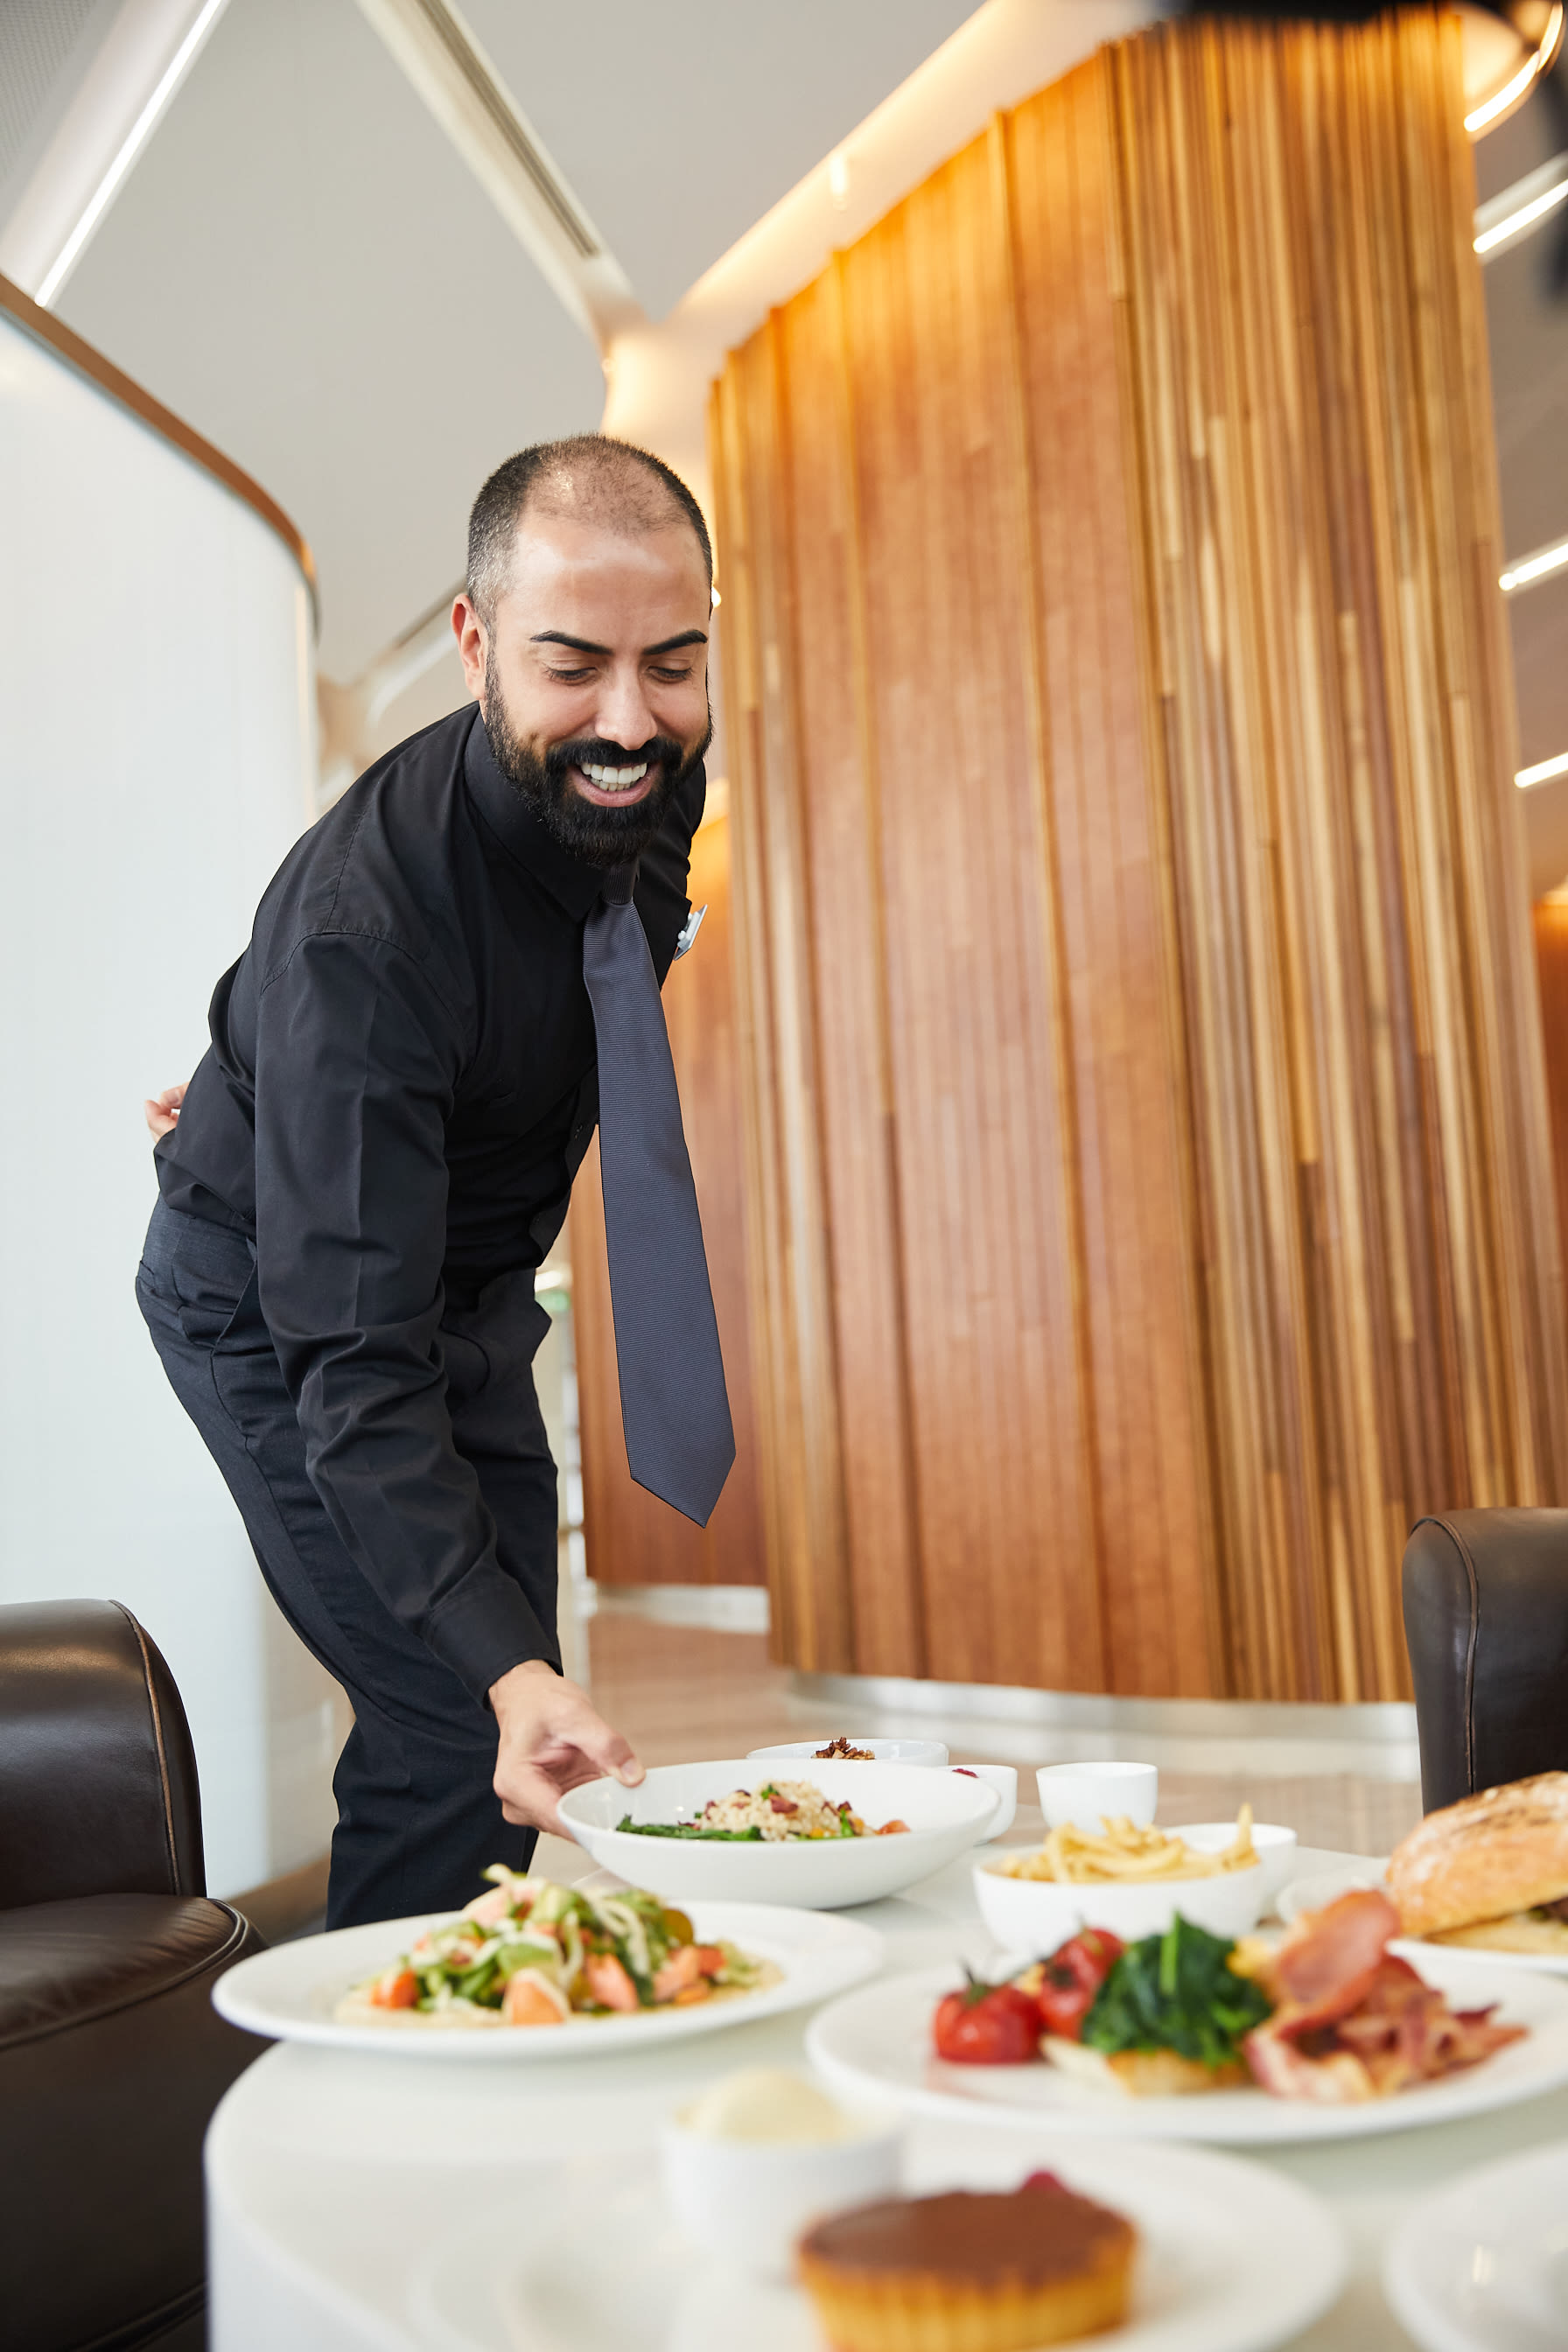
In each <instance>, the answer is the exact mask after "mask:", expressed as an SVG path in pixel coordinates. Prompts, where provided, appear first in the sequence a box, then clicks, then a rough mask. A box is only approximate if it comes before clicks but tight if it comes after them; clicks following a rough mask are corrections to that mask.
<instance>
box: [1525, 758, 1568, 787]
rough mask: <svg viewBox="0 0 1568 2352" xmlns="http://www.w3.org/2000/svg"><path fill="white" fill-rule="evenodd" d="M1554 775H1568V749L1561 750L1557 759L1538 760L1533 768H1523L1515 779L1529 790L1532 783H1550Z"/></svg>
mask: <svg viewBox="0 0 1568 2352" xmlns="http://www.w3.org/2000/svg"><path fill="white" fill-rule="evenodd" d="M1553 776H1568V751H1559V752H1558V754H1557V757H1556V758H1555V760H1541V761H1537V763H1536V765H1535V766H1534V767H1533V768H1521V770H1520V772H1519V773H1518V775H1517V776H1515V778H1514V780H1513V781H1514V782H1515V783H1516V784H1517V785H1518V786H1519V787H1520V790H1521V792H1528V791H1529V790H1530V787H1531V784H1547V783H1550V782H1551V781H1552V777H1553Z"/></svg>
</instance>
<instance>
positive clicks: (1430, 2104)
mask: <svg viewBox="0 0 1568 2352" xmlns="http://www.w3.org/2000/svg"><path fill="white" fill-rule="evenodd" d="M1449 1957H1450V1956H1449V1955H1448V1954H1447V1953H1438V1952H1436V1951H1426V1952H1424V1953H1423V1954H1422V1974H1423V1975H1424V1976H1425V1977H1426V1980H1427V1982H1428V1983H1430V1984H1435V1985H1439V1986H1441V1987H1442V1989H1443V1990H1444V1991H1446V1992H1447V1993H1448V1994H1449V1995H1450V1996H1451V1997H1452V1998H1454V1999H1456V2000H1459V2001H1461V2002H1462V2005H1463V2006H1464V2007H1466V2008H1481V2007H1484V2006H1485V2005H1486V2004H1487V2003H1488V2002H1489V2001H1495V2002H1497V2003H1498V2005H1499V2009H1500V2019H1499V2022H1500V2023H1507V2024H1510V2025H1525V2026H1528V2027H1529V2028H1530V2034H1529V2037H1528V2039H1527V2040H1525V2041H1523V2042H1510V2044H1509V2046H1508V2048H1507V2049H1506V2050H1500V2051H1499V2052H1498V2053H1497V2054H1496V2056H1495V2057H1492V2058H1488V2059H1484V2060H1483V2061H1482V2063H1480V2065H1479V2066H1471V2067H1468V2068H1467V2069H1466V2071H1465V2072H1464V2073H1463V2074H1450V2075H1447V2077H1445V2079H1444V2080H1442V2081H1441V2082H1436V2083H1424V2084H1421V2085H1420V2087H1419V2088H1418V2089H1416V2090H1414V2091H1405V2092H1402V2093H1401V2094H1400V2095H1399V2096H1398V2097H1397V2098H1392V2099H1373V2100H1369V2101H1368V2102H1367V2104H1366V2105H1364V2106H1347V2107H1319V2106H1310V2105H1307V2103H1306V2102H1305V2101H1303V2100H1299V2099H1276V2098H1271V2097H1270V2096H1269V2095H1268V2093H1267V2092H1266V2091H1259V2090H1258V2089H1256V2088H1255V2087H1254V2086H1253V2085H1252V2084H1247V2087H1246V2088H1245V2089H1241V2090H1235V2091H1205V2092H1202V2093H1199V2094H1198V2095H1195V2096H1194V2097H1191V2098H1184V2099H1130V2098H1125V2097H1123V2096H1122V2095H1121V2093H1119V2092H1113V2091H1099V2090H1096V2089H1095V2088H1093V2086H1092V2085H1086V2084H1081V2083H1075V2082H1072V2081H1069V2080H1068V2077H1067V2076H1066V2075H1065V2074H1061V2073H1060V2072H1059V2071H1058V2069H1057V2068H1056V2067H1054V2066H1047V2065H1045V2064H1030V2065H1025V2066H952V2065H948V2064H945V2063H943V2062H942V2060H941V2059H939V2058H936V2057H934V2056H933V2055H932V2054H931V2018H932V2015H933V2013H934V2011H935V2009H936V2005H937V2002H938V2001H939V2000H941V1998H942V1994H943V1993H944V1992H951V1991H952V1990H953V1989H954V1987H955V1986H957V1985H958V1984H960V1983H962V1981H963V1979H962V1977H961V1976H960V1974H959V1972H958V1971H957V1970H956V1969H921V1971H920V1972H919V1974H918V1975H913V1976H902V1977H892V1978H884V1979H882V1981H881V1982H880V1983H879V1984H877V1985H874V1986H869V1987H868V1988H865V1989H864V1990H860V1991H858V1992H852V1993H846V1994H844V1995H843V1996H842V1998H841V1999H839V2000H836V2001H834V2002H832V2003H831V2004H830V2006H829V2007H828V2008H826V2009H825V2010H824V2011H822V2014H821V2015H820V2016H819V2017H816V2018H814V2019H813V2020H812V2022H811V2025H810V2027H809V2029H808V2031H807V2033H806V2037H805V2046H806V2050H807V2052H808V2053H809V2054H810V2057H811V2060H812V2063H814V2065H816V2067H817V2068H818V2069H819V2070H820V2071H821V2073H822V2074H824V2075H825V2076H826V2079H827V2081H828V2083H829V2084H830V2086H831V2087H832V2088H833V2089H834V2090H835V2091H837V2092H838V2093H840V2094H841V2095H845V2096H851V2095H852V2096H854V2097H856V2098H866V2097H871V2098H882V2099H889V2098H892V2099H896V2100H898V2101H899V2103H900V2105H903V2106H905V2107H908V2108H910V2109H912V2110H913V2111H914V2112H915V2113H916V2114H920V2115H942V2116H963V2117H964V2118H966V2119H967V2120H968V2121H970V2122H979V2121H981V2120H982V2119H984V2121H985V2122H987V2123H991V2124H1000V2125H1002V2126H1011V2127H1012V2128H1014V2129H1016V2128H1017V2127H1018V2126H1020V2125H1024V2126H1029V2127H1031V2128H1035V2129H1038V2128H1042V2127H1043V2128H1048V2129H1052V2130H1057V2131H1073V2132H1095V2133H1110V2134H1115V2135H1118V2136H1124V2137H1129V2138H1131V2137H1138V2138H1141V2139H1207V2140H1225V2141H1230V2142H1232V2143H1234V2144H1235V2145H1237V2146H1247V2145H1249V2144H1250V2145H1253V2146H1258V2145H1261V2144H1263V2143H1265V2142H1268V2141H1278V2140H1321V2139H1354V2138H1359V2137H1362V2136H1363V2135H1364V2134H1367V2133H1372V2132H1390V2131H1409V2130H1412V2129H1414V2128H1415V2126H1417V2125H1420V2124H1436V2123H1451V2122H1453V2121H1454V2120H1456V2119H1457V2118H1458V2117H1459V2116H1476V2115H1485V2114H1486V2113H1488V2112H1489V2110H1490V2109H1491V2108H1493V2107H1506V2106H1511V2105H1514V2104H1515V2102H1516V2101H1518V2100H1520V2099H1533V2098H1535V2097H1537V2096H1538V2095H1540V2094H1541V2093H1542V2091H1551V2090H1555V2089H1556V2087H1557V2086H1558V2084H1561V2083H1568V1987H1564V1986H1563V1985H1557V1984H1552V1983H1551V1982H1549V1980H1548V1979H1546V1978H1544V1977H1540V1976H1513V1975H1509V1976H1503V1977H1500V1978H1497V1979H1487V1978H1485V1977H1484V1976H1483V1975H1482V1974H1481V1972H1480V1971H1479V1970H1478V1969H1468V1968H1462V1969H1449V1968H1447V1966H1446V1965H1445V1963H1446V1962H1447V1959H1448V1958H1449Z"/></svg>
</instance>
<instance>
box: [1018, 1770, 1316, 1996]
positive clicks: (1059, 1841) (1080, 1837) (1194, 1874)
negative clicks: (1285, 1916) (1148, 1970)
mask: <svg viewBox="0 0 1568 2352" xmlns="http://www.w3.org/2000/svg"><path fill="white" fill-rule="evenodd" d="M1269 1875H1270V1874H1269V1872H1268V1870H1267V1869H1266V1868H1265V1866H1264V1863H1263V1861H1262V1858H1261V1857H1260V1855H1259V1853H1258V1849H1257V1847H1256V1846H1255V1845H1254V1843H1253V1839H1252V1813H1251V1809H1250V1807H1248V1806H1247V1805H1244V1806H1243V1807H1242V1809H1241V1811H1240V1813H1239V1814H1238V1815H1237V1822H1236V1828H1235V1830H1234V1832H1232V1834H1231V1838H1230V1842H1229V1843H1228V1844H1225V1845H1220V1846H1217V1847H1216V1846H1215V1845H1213V1844H1212V1843H1207V1841H1205V1845H1204V1846H1203V1847H1201V1848H1200V1847H1199V1846H1197V1845H1190V1844H1188V1843H1187V1841H1186V1840H1185V1839H1184V1836H1183V1835H1182V1833H1181V1832H1180V1831H1179V1830H1174V1831H1169V1832H1167V1831H1164V1830H1157V1829H1154V1828H1153V1827H1152V1826H1144V1827H1140V1826H1139V1824H1138V1823H1136V1822H1130V1821H1127V1820H1125V1819H1122V1818H1120V1817H1118V1816H1114V1815H1113V1816H1111V1817H1110V1819H1108V1820H1106V1821H1103V1822H1101V1823H1100V1829H1099V1830H1098V1832H1095V1831H1089V1830H1083V1829H1079V1828H1078V1827H1076V1826H1075V1825H1074V1824H1073V1823H1071V1822H1068V1823H1065V1824H1064V1825H1063V1826H1062V1827H1061V1828H1059V1829H1054V1830H1052V1831H1051V1832H1050V1834H1049V1835H1048V1836H1047V1839H1046V1842H1045V1843H1044V1844H1043V1845H1039V1846H1033V1847H1030V1848H1028V1849H1027V1850H1026V1851H1025V1852H1022V1853H1018V1852H1008V1851H995V1852H993V1853H990V1854H988V1855H987V1856H986V1858H985V1859H984V1862H977V1863H976V1864H975V1865H974V1895H975V1900H976V1902H977V1903H978V1904H979V1906H980V1916H981V1917H982V1918H983V1919H984V1922H985V1925H986V1926H987V1927H989V1928H990V1930H991V1933H992V1934H993V1935H994V1937H995V1938H996V1941H997V1942H998V1944H1000V1945H1001V1946H1002V1947H1003V1948H1004V1949H1005V1951H1007V1952H1009V1953H1016V1955H1017V1956H1018V1957H1019V1958H1025V1959H1040V1958H1046V1957H1047V1955H1048V1954H1050V1953H1051V1952H1054V1951H1055V1950H1056V1949H1057V1948H1058V1945H1060V1944H1064V1943H1065V1942H1066V1941H1067V1939H1068V1937H1069V1936H1076V1935H1077V1933H1078V1931H1079V1928H1080V1927H1109V1928H1110V1931H1111V1933H1112V1935H1116V1936H1120V1937H1121V1939H1122V1941H1123V1943H1136V1942H1137V1940H1138V1938H1139V1937H1141V1936H1158V1935H1161V1934H1163V1931H1164V1930H1165V1928H1167V1927H1169V1926H1170V1924H1171V1922H1172V1920H1173V1918H1174V1917H1175V1916H1176V1914H1177V1912H1180V1913H1181V1915H1182V1917H1183V1918H1184V1919H1190V1920H1191V1921H1192V1923H1193V1925H1194V1927H1206V1928H1207V1929H1208V1931H1209V1933H1210V1934H1211V1935H1214V1936H1242V1935H1245V1934H1246V1933H1247V1930H1248V1929H1249V1928H1252V1927H1256V1926H1257V1925H1258V1919H1259V1917H1260V1916H1261V1915H1262V1912H1263V1907H1264V1905H1265V1904H1266V1903H1267V1901H1268V1895H1269V1891H1270V1890H1269V1884H1268V1881H1269Z"/></svg>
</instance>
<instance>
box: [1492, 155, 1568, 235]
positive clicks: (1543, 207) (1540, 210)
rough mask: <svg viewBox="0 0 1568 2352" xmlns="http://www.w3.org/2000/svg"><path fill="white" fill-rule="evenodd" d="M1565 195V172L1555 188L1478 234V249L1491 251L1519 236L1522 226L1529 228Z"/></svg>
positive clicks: (1567, 190) (1567, 183) (1567, 178)
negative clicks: (1480, 234)
mask: <svg viewBox="0 0 1568 2352" xmlns="http://www.w3.org/2000/svg"><path fill="white" fill-rule="evenodd" d="M1564 196H1568V173H1564V175H1563V178H1562V179H1561V180H1559V181H1558V183H1557V185H1556V186H1555V187H1554V188H1548V189H1547V191H1546V194H1544V195H1543V196H1537V197H1536V198H1535V200H1534V202H1533V203H1532V204H1528V205H1521V206H1520V208H1519V210H1518V212H1516V213H1510V214H1509V215H1508V218H1507V219H1506V220H1500V221H1499V222H1498V223H1497V224H1496V226H1494V227H1492V228H1489V229H1488V230H1487V231H1486V232H1485V234H1484V235H1482V236H1478V237H1477V239H1476V251H1477V252H1478V253H1490V252H1491V250H1492V248H1493V247H1495V246H1499V245H1502V244H1505V243H1506V242H1507V240H1508V239H1509V238H1510V236H1518V235H1519V232H1520V230H1521V228H1529V227H1530V226H1531V223H1532V222H1534V221H1538V220H1540V219H1541V218H1542V215H1544V214H1546V213H1549V212H1551V211H1552V209H1553V208H1554V206H1556V205H1560V204H1561V203H1562V202H1563V198H1564Z"/></svg>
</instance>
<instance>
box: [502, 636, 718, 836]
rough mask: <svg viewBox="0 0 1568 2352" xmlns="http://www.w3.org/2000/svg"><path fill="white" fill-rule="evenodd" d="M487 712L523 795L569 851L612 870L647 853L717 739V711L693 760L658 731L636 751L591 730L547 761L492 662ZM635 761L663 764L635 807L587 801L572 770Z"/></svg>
mask: <svg viewBox="0 0 1568 2352" xmlns="http://www.w3.org/2000/svg"><path fill="white" fill-rule="evenodd" d="M483 718H484V727H485V734H486V736H487V737H488V739H489V747H490V751H491V753H492V755H493V757H494V759H495V763H496V765H497V767H498V768H499V769H500V772H501V774H502V775H503V776H504V777H505V778H506V780H507V782H508V783H510V785H511V786H512V788H513V790H514V791H515V792H516V793H518V795H519V797H520V798H521V800H523V801H525V802H526V803H527V804H528V806H529V807H530V808H531V810H532V811H533V814H535V816H536V817H538V818H539V820H540V822H541V824H542V825H543V826H544V827H545V829H546V831H547V832H548V833H550V834H552V835H553V837H554V838H555V840H557V841H558V842H559V843H560V845H561V846H562V848H563V849H565V850H569V851H570V852H571V854H572V856H574V857H580V858H582V860H583V862H584V865H586V866H603V867H605V869H606V870H607V869H608V868H610V867H611V866H629V865H630V864H631V863H632V861H633V859H634V858H637V857H640V856H642V854H643V851H644V850H645V849H646V848H647V845H648V844H649V842H650V841H651V840H652V839H653V837H654V835H655V834H656V833H658V829H659V827H660V825H662V824H663V823H664V820H665V818H666V817H667V816H668V814H669V803H670V802H671V800H672V799H673V798H674V796H675V793H676V792H677V791H678V789H679V786H680V785H681V784H683V783H684V782H686V779H687V778H688V776H689V775H690V774H691V772H692V771H693V769H694V768H696V767H697V766H698V764H699V763H700V761H701V759H702V755H703V753H704V752H705V751H707V749H708V746H709V744H710V742H711V741H712V740H713V719H712V714H711V712H710V714H709V719H708V728H707V731H706V733H705V734H704V735H703V738H702V740H701V742H700V743H699V745H698V746H697V749H696V750H695V751H693V752H692V754H691V756H690V758H689V759H688V758H687V757H686V756H685V755H684V754H683V752H682V751H681V748H680V746H679V743H678V742H677V741H676V740H675V738H674V737H673V736H672V735H654V736H650V738H649V739H648V740H647V742H646V743H640V744H639V745H638V746H637V750H636V751H627V750H626V745H625V744H624V743H606V742H605V741H603V740H601V739H600V738H599V737H598V736H596V735H583V736H578V737H577V738H575V739H574V740H573V741H572V742H570V743H553V744H552V746H551V748H550V750H549V751H547V752H546V753H545V755H544V757H543V759H541V758H540V757H539V754H538V753H537V752H536V751H531V749H530V747H529V746H528V745H527V744H526V743H521V742H520V741H519V740H518V738H517V737H516V735H514V734H513V732H512V730H511V724H510V719H508V717H507V709H506V703H505V700H504V698H502V696H501V693H500V688H499V686H498V683H497V680H496V677H495V676H494V673H493V671H492V670H491V669H490V668H489V666H488V665H487V667H486V671H485V708H484V712H483ZM634 760H647V761H648V763H649V765H650V766H652V765H653V764H655V763H656V762H657V764H658V774H657V775H656V776H655V778H654V781H653V782H652V784H651V785H650V787H649V789H648V790H647V793H644V795H643V797H642V799H641V800H640V801H635V802H634V803H632V805H631V806H630V807H629V808H602V807H601V806H600V805H599V803H597V802H596V801H587V800H584V797H583V795H582V793H580V792H579V791H578V790H577V787H576V786H575V784H574V783H573V782H572V780H571V777H570V775H569V773H568V771H569V770H570V769H572V768H576V767H581V766H583V765H584V762H588V761H591V762H592V763H593V765H594V766H595V767H596V768H598V767H603V768H624V767H628V766H630V764H631V763H632V761H634Z"/></svg>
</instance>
